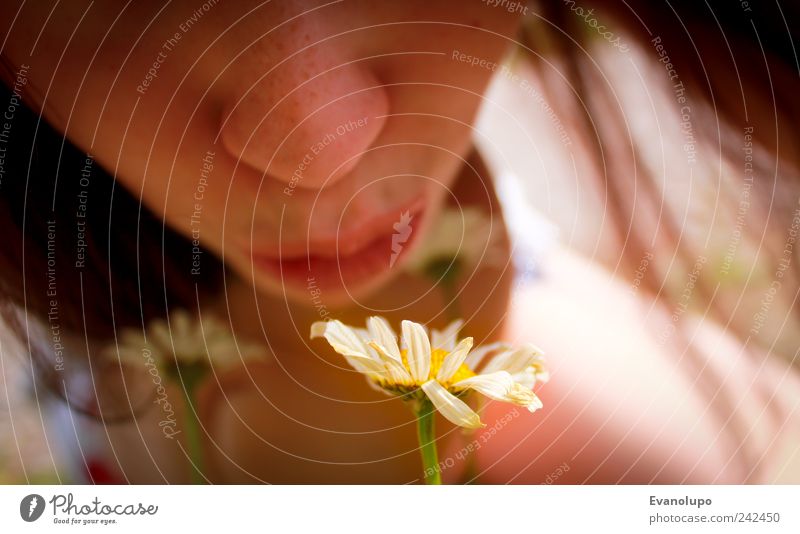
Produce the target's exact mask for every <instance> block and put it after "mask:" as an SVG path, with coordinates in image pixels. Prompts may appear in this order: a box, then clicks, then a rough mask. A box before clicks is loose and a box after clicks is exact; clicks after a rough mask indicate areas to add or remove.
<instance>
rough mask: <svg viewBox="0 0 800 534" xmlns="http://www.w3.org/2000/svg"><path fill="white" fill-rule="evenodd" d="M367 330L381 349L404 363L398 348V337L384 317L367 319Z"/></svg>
mask: <svg viewBox="0 0 800 534" xmlns="http://www.w3.org/2000/svg"><path fill="white" fill-rule="evenodd" d="M367 328H368V329H369V334H370V337H371V338H372V340H373V341H376V342H377V343H378V344H379V345H380V346H381V347H383V348H384V349H386V353H387V354H388V355H389V356H391V357H392V358H394V359H395V360H397V361H398V362H399V361H402V359H401V358H400V348H399V347H398V346H397V336H396V335H395V333H394V331H393V330H392V327H391V326H389V323H388V322H387V321H386V319H384V318H383V317H378V316H375V317H370V318H369V319H367Z"/></svg>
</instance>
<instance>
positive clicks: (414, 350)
mask: <svg viewBox="0 0 800 534" xmlns="http://www.w3.org/2000/svg"><path fill="white" fill-rule="evenodd" d="M403 339H404V340H405V342H406V345H407V346H408V354H407V355H406V358H407V359H408V370H409V371H411V377H412V378H413V379H414V380H415V381H416V382H418V383H420V382H423V381H425V380H428V375H429V374H430V372H431V343H430V341H429V340H428V334H426V333H425V329H424V328H423V327H422V325H420V324H417V323H414V322H411V321H403Z"/></svg>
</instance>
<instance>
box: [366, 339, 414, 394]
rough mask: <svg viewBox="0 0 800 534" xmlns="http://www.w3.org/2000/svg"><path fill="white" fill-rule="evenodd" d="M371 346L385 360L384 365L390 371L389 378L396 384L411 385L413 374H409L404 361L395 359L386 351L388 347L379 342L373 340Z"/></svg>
mask: <svg viewBox="0 0 800 534" xmlns="http://www.w3.org/2000/svg"><path fill="white" fill-rule="evenodd" d="M370 346H371V347H372V348H373V349H375V352H376V353H377V354H378V357H379V358H380V359H381V361H382V362H383V365H384V366H385V367H386V372H387V373H388V378H389V380H391V381H392V382H394V383H395V384H402V385H411V384H412V383H413V382H414V381H413V380H411V375H410V374H408V371H407V370H406V368H405V367H403V362H402V361H398V360H395V359H394V358H393V357H392V356H391V355H389V354H388V353H387V351H386V348H385V347H383V346H382V345H379V344H378V343H376V342H374V341H371V342H370Z"/></svg>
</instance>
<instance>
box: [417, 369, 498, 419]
mask: <svg viewBox="0 0 800 534" xmlns="http://www.w3.org/2000/svg"><path fill="white" fill-rule="evenodd" d="M422 391H424V392H425V394H426V395H427V396H428V398H429V399H430V400H431V402H432V403H433V405H434V406H435V407H436V409H437V410H439V413H441V414H442V415H443V416H444V417H445V419H447V420H448V421H450V422H451V423H453V424H454V425H458V426H463V427H466V428H480V427H482V426H484V425H483V423H481V418H480V417H479V416H478V414H477V413H475V412H474V411H473V410H472V408H470V407H469V406H467V404H466V403H465V402H464V401H462V400H461V399H459V398H458V397H456V396H455V395H453V394H452V393H450V392H449V391H447V390H446V389H445V388H444V387H442V385H441V384H440V383H439V382H437V381H436V380H429V381H427V382H425V383H424V384H422Z"/></svg>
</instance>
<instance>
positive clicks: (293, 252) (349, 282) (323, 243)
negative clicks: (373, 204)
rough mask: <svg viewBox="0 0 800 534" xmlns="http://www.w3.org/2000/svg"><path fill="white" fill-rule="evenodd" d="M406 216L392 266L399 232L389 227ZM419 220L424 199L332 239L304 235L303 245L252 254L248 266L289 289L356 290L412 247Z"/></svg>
mask: <svg viewBox="0 0 800 534" xmlns="http://www.w3.org/2000/svg"><path fill="white" fill-rule="evenodd" d="M405 212H409V214H410V215H411V216H412V219H411V221H410V223H409V225H410V226H411V232H410V235H408V237H407V239H406V240H405V241H404V242H403V243H399V245H400V246H399V248H400V250H399V252H398V253H397V254H396V258H395V261H394V262H392V261H391V258H392V255H393V248H392V246H393V245H394V244H395V243H393V240H394V239H393V236H394V235H396V234H398V232H397V231H396V230H395V229H394V227H393V225H394V224H395V223H397V222H398V221H400V217H401V215H402V214H403V213H405ZM423 220H424V201H423V200H422V199H420V200H418V201H416V202H414V203H412V204H409V205H407V206H406V207H404V208H402V209H398V210H394V211H391V212H387V213H385V214H382V215H380V216H377V217H375V218H373V219H371V220H370V221H369V222H367V223H362V224H360V225H359V228H357V229H348V230H344V231H341V232H339V234H338V235H336V236H332V237H326V238H312V237H309V239H308V240H307V242H306V243H298V242H294V243H281V245H280V252H279V253H277V254H276V253H275V251H274V249H273V250H264V251H253V253H252V258H253V263H254V265H256V266H258V267H260V268H261V269H263V270H265V271H267V272H270V273H271V274H273V275H274V276H276V277H278V278H279V279H281V280H282V282H283V283H285V284H289V285H292V286H302V287H307V286H308V285H309V281H310V280H312V279H313V282H314V284H315V285H316V286H317V287H320V288H323V289H324V288H329V289H330V288H341V287H342V286H343V287H344V288H355V287H359V286H362V285H365V284H366V283H368V282H370V281H372V280H375V279H376V278H377V277H379V276H380V275H381V274H385V273H387V272H388V271H389V270H390V269H392V264H393V265H395V266H396V265H397V263H396V262H397V260H400V259H401V258H402V256H404V255H405V254H406V253H407V251H408V250H410V248H411V247H412V245H413V243H414V241H415V238H416V235H417V234H418V229H419V228H420V226H421V223H422V222H423ZM395 239H396V238H395Z"/></svg>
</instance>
